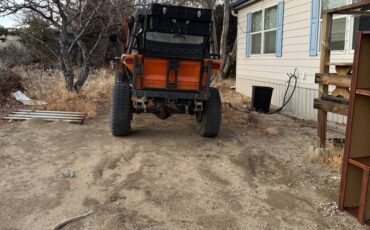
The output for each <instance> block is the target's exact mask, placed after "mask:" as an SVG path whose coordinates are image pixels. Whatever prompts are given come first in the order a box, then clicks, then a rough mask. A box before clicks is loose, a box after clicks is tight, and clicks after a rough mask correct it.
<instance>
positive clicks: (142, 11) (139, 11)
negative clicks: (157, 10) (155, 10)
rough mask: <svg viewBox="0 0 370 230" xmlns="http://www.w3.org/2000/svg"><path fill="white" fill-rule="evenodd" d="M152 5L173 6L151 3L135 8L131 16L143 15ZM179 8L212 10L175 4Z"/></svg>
mask: <svg viewBox="0 0 370 230" xmlns="http://www.w3.org/2000/svg"><path fill="white" fill-rule="evenodd" d="M153 6H162V7H169V8H170V7H174V5H167V4H159V3H151V4H149V5H148V6H147V7H145V8H139V9H136V10H135V11H134V12H133V13H132V16H133V17H135V18H139V17H141V16H145V15H146V14H147V13H148V11H149V10H150V8H151V7H153ZM176 7H177V8H179V9H193V10H202V11H203V10H204V11H212V10H211V9H208V8H198V7H189V6H176Z"/></svg>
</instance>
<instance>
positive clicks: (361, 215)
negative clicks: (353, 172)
mask: <svg viewBox="0 0 370 230" xmlns="http://www.w3.org/2000/svg"><path fill="white" fill-rule="evenodd" d="M368 185H369V170H368V169H364V170H363V173H362V181H361V193H360V205H359V209H358V217H357V218H358V222H360V224H364V222H365V212H366V199H367V189H368Z"/></svg>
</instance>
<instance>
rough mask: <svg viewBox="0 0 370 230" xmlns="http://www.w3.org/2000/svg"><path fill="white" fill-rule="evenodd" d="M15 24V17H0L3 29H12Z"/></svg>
mask: <svg viewBox="0 0 370 230" xmlns="http://www.w3.org/2000/svg"><path fill="white" fill-rule="evenodd" d="M17 24H18V23H17V17H16V16H5V17H0V25H1V26H4V27H13V26H16V25H17Z"/></svg>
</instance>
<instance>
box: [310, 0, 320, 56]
mask: <svg viewBox="0 0 370 230" xmlns="http://www.w3.org/2000/svg"><path fill="white" fill-rule="evenodd" d="M319 23H320V0H312V6H311V32H310V56H317V52H318V44H317V43H318V39H319Z"/></svg>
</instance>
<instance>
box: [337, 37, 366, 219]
mask: <svg viewBox="0 0 370 230" xmlns="http://www.w3.org/2000/svg"><path fill="white" fill-rule="evenodd" d="M356 40H357V43H356V49H355V60H354V70H353V78H352V83H351V96H350V103H349V113H348V122H347V131H346V144H345V149H344V156H343V165H342V178H341V184H340V194H339V209H340V210H341V211H344V210H345V211H348V212H349V213H350V214H352V215H353V216H355V217H356V218H357V220H358V221H359V222H360V223H361V224H364V223H370V222H369V220H370V203H369V202H370V196H369V195H370V194H369V193H368V190H369V174H370V142H369V136H370V119H369V114H370V65H369V61H370V31H367V32H358V35H357V38H356Z"/></svg>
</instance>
